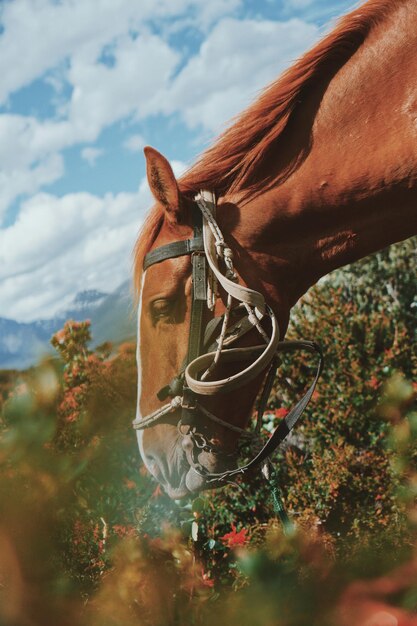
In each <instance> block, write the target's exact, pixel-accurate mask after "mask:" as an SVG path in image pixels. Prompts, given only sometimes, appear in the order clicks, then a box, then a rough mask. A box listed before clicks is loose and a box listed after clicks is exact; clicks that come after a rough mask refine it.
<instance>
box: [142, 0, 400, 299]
mask: <svg viewBox="0 0 417 626" xmlns="http://www.w3.org/2000/svg"><path fill="white" fill-rule="evenodd" d="M403 3H404V0H368V2H366V3H365V4H364V5H362V6H361V7H359V8H357V9H355V10H354V11H352V12H351V13H349V14H347V15H346V16H344V17H342V18H341V19H340V20H339V22H338V24H337V26H336V28H335V29H334V30H332V31H331V32H330V33H329V34H328V35H326V36H325V37H324V38H323V39H322V40H321V41H320V42H319V43H318V44H316V46H314V47H313V48H312V49H311V50H310V51H309V52H307V53H306V54H304V55H303V56H302V57H301V58H300V59H299V60H298V61H297V62H296V63H295V64H294V65H293V66H292V67H290V68H289V69H288V70H287V71H285V72H284V73H283V74H282V75H281V76H280V77H279V78H278V79H277V80H276V81H275V82H273V83H272V84H271V85H270V86H269V87H267V88H266V89H265V91H264V92H263V93H262V94H261V96H260V97H259V98H258V99H257V100H256V101H255V102H254V103H253V104H252V105H251V106H250V107H249V108H248V109H246V110H245V111H243V113H241V114H240V115H239V116H238V117H237V118H236V120H235V122H234V124H233V125H232V126H230V127H229V128H228V129H227V130H226V131H225V132H224V133H223V134H222V135H221V136H220V137H219V139H218V140H217V142H216V143H215V144H214V145H213V146H211V147H210V148H209V149H208V150H207V151H206V152H204V153H203V154H202V156H201V157H200V158H199V159H198V160H197V162H196V163H195V165H193V166H192V167H191V168H190V169H189V170H188V171H187V172H186V173H185V174H184V175H183V176H182V178H181V179H180V180H179V186H180V189H181V191H182V192H183V193H185V194H189V195H193V194H195V193H196V192H197V191H198V190H200V189H210V190H211V191H214V192H216V193H217V194H218V195H223V194H225V193H226V192H233V191H237V190H245V189H246V190H248V191H249V190H250V191H251V192H254V193H257V192H259V191H260V190H261V189H262V188H265V181H264V180H263V179H262V178H261V177H256V176H255V174H256V173H257V171H258V170H259V166H260V165H261V164H262V162H263V158H264V156H265V155H266V154H267V152H268V149H269V148H270V147H271V146H272V144H275V143H276V142H277V140H279V138H280V137H281V136H282V134H283V132H284V130H285V129H286V127H287V125H288V123H289V120H290V118H291V116H292V115H293V113H294V112H295V111H296V110H297V108H298V106H299V104H300V103H301V102H302V100H303V98H304V96H305V94H306V93H307V91H308V90H309V89H310V88H311V86H312V85H314V84H317V82H319V81H320V80H321V79H323V78H325V77H326V76H327V75H328V74H329V72H331V71H333V73H334V72H335V71H337V70H338V69H340V68H341V67H342V66H343V65H344V64H345V63H346V62H347V61H348V60H349V59H350V58H351V56H352V55H353V54H354V53H355V52H356V51H357V50H358V48H359V47H360V46H361V45H362V44H363V42H364V41H365V39H366V37H367V36H368V34H369V32H370V31H371V29H372V28H373V27H374V26H375V25H376V24H378V23H379V22H381V20H383V19H384V18H385V16H386V15H387V14H388V13H389V12H391V11H393V9H395V8H396V7H397V6H398V5H400V4H403ZM280 174H282V173H279V174H278V176H279V177H280V179H281V180H282V177H281V176H280ZM272 182H274V181H272ZM269 184H271V181H269ZM162 219H163V215H162V213H161V212H158V210H157V209H154V211H153V212H151V213H150V215H149V217H148V219H147V220H146V222H145V224H144V226H143V228H142V231H141V234H140V237H139V239H138V242H137V244H136V248H135V284H136V287H137V288H138V287H139V285H138V282H139V281H140V274H141V267H142V262H143V257H144V255H145V254H146V252H147V251H148V249H149V247H150V246H151V245H152V243H153V241H154V240H155V237H156V235H157V233H158V230H159V228H160V226H161V223H162Z"/></svg>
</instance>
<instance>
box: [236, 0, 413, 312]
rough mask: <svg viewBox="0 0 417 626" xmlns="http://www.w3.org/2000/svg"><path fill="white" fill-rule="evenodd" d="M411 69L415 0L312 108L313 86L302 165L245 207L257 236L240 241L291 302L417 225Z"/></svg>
mask: <svg viewBox="0 0 417 626" xmlns="http://www.w3.org/2000/svg"><path fill="white" fill-rule="evenodd" d="M416 76H417V5H416V3H415V0H412V1H411V2H407V1H404V5H403V6H402V8H401V9H400V10H398V11H397V12H396V13H395V14H393V15H392V16H391V17H389V18H387V20H386V22H385V23H381V24H380V25H379V26H378V27H377V28H375V30H374V31H373V32H372V33H371V35H370V36H369V37H368V39H367V40H366V42H365V43H364V44H363V46H362V47H361V48H360V49H359V50H358V52H357V53H356V54H355V55H354V56H353V57H352V58H351V59H350V61H349V62H348V63H347V64H346V65H345V66H344V67H343V68H342V69H341V70H340V71H339V72H338V74H337V75H336V76H335V78H334V79H333V80H332V81H331V82H330V84H329V85H328V87H327V88H326V90H325V91H324V94H320V95H323V97H322V99H321V102H320V105H319V107H318V109H317V106H316V105H315V104H314V103H317V93H316V94H312V95H311V102H310V103H309V102H308V101H307V102H306V103H305V104H304V105H303V107H302V110H300V114H299V115H298V118H297V120H296V122H297V123H298V124H300V125H301V124H303V119H304V118H303V112H304V111H306V112H307V115H306V117H307V118H308V115H309V112H310V113H311V110H312V108H314V107H315V106H316V109H317V113H316V114H315V116H314V123H313V127H312V132H311V148H310V151H309V153H308V156H307V157H306V158H305V160H304V161H303V163H302V164H301V166H300V167H298V169H297V170H296V171H295V172H294V173H293V174H292V175H291V176H290V177H289V178H288V180H287V181H286V182H285V183H284V184H282V185H280V186H279V187H277V188H276V189H272V190H271V191H269V192H267V193H265V194H262V195H261V196H259V197H258V198H257V199H255V200H254V201H253V202H250V203H248V204H247V205H246V207H245V206H244V207H243V208H242V216H244V217H245V219H243V220H242V226H241V230H242V239H243V240H245V234H244V230H245V227H244V225H245V224H246V225H247V227H246V230H247V231H248V232H252V233H253V235H252V239H253V241H250V237H251V236H250V235H248V233H246V239H247V241H246V242H244V246H245V247H247V246H251V245H252V246H253V247H255V248H256V249H258V250H262V251H263V252H264V253H265V254H264V256H263V257H259V259H260V261H261V263H262V258H263V259H264V262H266V259H267V258H268V257H272V258H275V259H276V260H277V271H278V273H277V280H278V281H281V282H282V280H283V279H286V281H287V282H286V284H287V285H288V284H291V286H292V287H291V288H292V292H291V294H290V295H289V296H288V299H289V304H290V306H291V305H292V304H293V303H294V301H296V300H297V299H298V298H299V297H300V296H301V295H302V294H303V293H304V292H305V291H306V289H307V288H308V287H309V286H310V285H311V284H313V283H315V282H316V281H317V280H318V279H319V278H320V277H321V276H323V275H325V274H327V273H328V272H330V271H332V270H333V269H336V268H337V267H341V266H342V265H345V264H346V263H351V262H354V261H356V260H358V259H360V258H362V257H364V256H366V255H368V254H371V253H372V252H374V251H376V250H379V249H381V248H383V247H385V246H387V245H390V244H392V243H395V242H396V241H401V240H403V239H406V238H407V237H410V236H412V235H414V234H415V233H416V232H417V87H416V85H415V77H416ZM318 91H319V92H320V87H318ZM309 107H310V109H309ZM279 148H280V149H281V151H282V146H280V147H279ZM289 149H290V150H291V146H289ZM280 158H281V157H279V151H277V161H278V159H280ZM245 211H246V212H245Z"/></svg>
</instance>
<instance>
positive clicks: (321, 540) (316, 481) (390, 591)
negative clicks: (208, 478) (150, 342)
mask: <svg viewBox="0 0 417 626" xmlns="http://www.w3.org/2000/svg"><path fill="white" fill-rule="evenodd" d="M410 245H411V244H410V243H407V244H406V245H405V247H403V248H401V249H398V251H397V252H395V251H394V252H393V251H392V249H391V252H390V253H389V254H390V255H392V256H391V258H390V259H388V260H389V263H388V262H387V260H386V253H384V254H385V257H384V255H382V256H380V259H382V261H381V264H379V262H378V263H376V261H375V259H372V260H371V261H370V265H369V266H363V272H364V275H365V276H366V277H367V280H368V282H366V280H365V279H364V278H362V279H361V281H362V285H361V288H362V291H361V294H362V295H361V298H358V299H357V300H355V304H353V303H352V293H351V291H352V287H351V285H350V283H349V282H348V281H347V279H345V276H347V273H346V275H345V274H343V273H341V274H338V275H337V276H336V278H337V280H336V281H332V282H329V283H328V284H325V285H322V286H321V287H320V288H317V290H315V291H314V292H312V295H311V296H309V297H308V299H306V300H305V302H304V303H303V304H302V305H301V307H300V308H299V309H298V313H297V315H296V318H295V320H294V323H293V326H292V330H291V333H292V334H293V336H298V337H307V336H311V335H312V334H315V335H317V336H319V337H320V341H321V343H323V344H324V347H325V352H326V356H327V368H326V370H325V374H324V377H323V380H322V382H321V384H320V387H319V389H318V392H317V394H316V397H315V403H314V405H313V406H312V407H311V409H310V411H309V414H308V416H307V417H306V419H305V421H304V422H303V424H302V425H301V427H299V428H297V432H296V434H295V436H294V437H293V438H292V439H291V440H290V442H289V443H288V444H287V445H286V447H285V448H284V450H283V451H282V452H281V453H279V455H278V456H277V459H276V461H277V465H278V471H279V474H280V478H281V486H282V488H283V491H284V494H285V499H286V503H287V507H288V509H289V511H290V514H291V515H292V516H293V518H294V519H295V521H296V523H297V530H296V531H295V532H294V533H293V534H291V535H290V536H288V537H285V536H284V535H283V534H282V531H281V529H280V527H279V525H278V523H277V521H276V520H275V519H274V516H273V509H272V505H271V503H270V500H269V493H268V488H267V486H266V484H265V482H264V481H263V480H262V479H261V477H260V476H258V475H254V476H253V477H251V479H250V482H249V484H247V485H242V486H241V487H240V488H236V487H235V486H233V485H230V486H227V487H226V488H225V489H222V490H219V491H217V492H214V493H206V494H202V495H200V496H199V497H198V498H196V499H195V500H194V501H193V502H182V503H173V502H171V501H169V500H168V498H167V497H166V496H165V495H164V494H163V493H161V491H160V489H159V488H158V487H156V488H155V483H153V482H152V481H151V480H150V478H149V477H148V476H147V475H146V472H143V469H140V470H139V471H138V464H139V459H138V453H137V447H136V441H135V438H134V435H133V433H132V432H131V429H130V422H131V419H132V417H133V415H134V407H135V400H136V388H135V387H136V372H135V360H134V352H135V350H134V346H132V345H129V344H125V345H122V346H120V347H119V348H118V349H117V350H116V351H114V350H113V349H112V347H111V346H110V345H108V344H106V345H104V346H102V347H101V348H99V349H97V350H94V351H93V350H92V349H91V348H89V340H90V327H89V324H88V323H86V322H85V323H75V322H68V323H67V324H66V325H65V327H64V329H62V331H60V332H59V333H57V335H56V336H55V338H54V339H53V343H54V345H55V346H56V348H57V350H58V352H59V354H60V357H61V359H60V361H48V362H45V363H44V364H42V365H41V366H39V367H38V368H35V369H33V370H31V371H29V372H26V373H23V374H16V384H15V387H14V391H13V393H12V394H11V395H10V394H9V391H8V390H9V389H10V376H9V375H7V376H6V375H5V376H4V377H3V379H2V381H4V382H2V387H1V389H2V390H3V389H4V392H3V393H2V396H3V398H2V413H1V424H0V427H1V431H0V467H1V476H0V502H1V506H0V624H1V626H3V625H4V626H24V625H26V624H28V625H31V626H33V625H35V626H38V625H39V626H49V624H51V626H52V625H54V626H55V625H56V624H59V626H66V624H68V625H69V624H71V626H113V625H114V626H142V625H144V626H159V625H161V626H162V625H163V626H171V625H172V626H174V625H179V626H188V624H189V625H190V626H191V625H196V624H201V625H202V626H218V623H219V622H222V623H223V622H224V623H228V624H229V625H230V626H246V624H247V625H248V626H249V625H250V626H256V625H258V624H259V625H262V626H267V625H268V626H272V625H273V626H287V625H291V626H292V625H293V626H296V625H297V626H302V625H304V624H305V625H306V626H314V625H315V624H317V625H320V626H327V625H328V626H333V625H334V626H336V625H337V626H345V625H346V626H347V625H349V626H351V625H353V626H365V625H366V626H377V624H379V625H381V624H382V623H384V622H383V621H381V620H383V619H385V623H386V624H391V623H392V624H394V623H397V624H399V626H406V625H408V626H411V625H414V624H416V623H417V620H416V618H415V617H414V616H413V612H415V610H416V607H417V601H416V589H417V583H416V572H417V558H416V554H415V546H416V532H417V511H416V504H415V502H416V495H417V486H416V485H417V468H416V453H415V450H416V437H417V417H416V414H415V411H414V409H413V407H414V404H413V402H414V401H415V389H414V388H413V386H412V384H411V383H409V382H407V380H412V379H413V376H414V375H415V370H416V363H417V359H416V355H415V351H413V348H412V343H413V342H412V340H410V337H411V336H412V333H413V332H414V330H413V328H414V327H413V323H412V320H411V317H410V311H412V304H413V302H414V300H413V298H414V296H413V288H412V285H411V282H410V281H408V280H407V279H406V278H404V277H403V276H402V274H401V272H400V271H399V268H402V269H401V271H407V269H404V268H407V263H408V258H410V250H411V248H410ZM387 254H388V253H387ZM384 259H385V260H384ZM375 264H376V265H375ZM381 268H382V269H381ZM371 270H372V271H371ZM389 272H391V274H389ZM382 278H383V280H384V281H385V282H384V284H388V283H389V284H390V285H391V291H390V293H391V294H392V293H394V295H395V300H394V299H393V297H392V295H390V294H388V296H387V294H385V296H384V294H381V293H380V291H381V290H380V289H379V288H378V284H381V281H382ZM387 281H388V283H387ZM353 295H355V294H353ZM355 297H356V296H355ZM387 297H388V304H387ZM384 298H385V300H384ZM397 303H399V304H397ZM389 307H391V309H390V310H389V311H388V313H389V314H388V313H387V310H388V309H389ZM335 320H337V322H336V321H335ZM399 372H402V374H400V373H399ZM308 375H309V371H308V368H307V364H306V363H304V362H303V361H302V360H301V361H298V362H295V361H284V363H283V369H282V375H281V378H280V380H279V381H278V385H277V387H276V389H275V393H274V396H273V398H272V401H271V405H270V406H269V409H268V412H267V415H266V417H265V421H264V430H263V432H264V435H265V436H266V437H267V436H268V434H269V433H270V430H271V428H272V427H273V426H274V425H275V424H276V423H277V422H278V420H280V419H282V417H284V416H285V414H286V411H287V410H288V407H289V405H290V403H291V402H292V401H293V399H294V397H296V396H297V394H299V392H300V391H301V390H302V387H303V385H304V384H305V381H306V380H307V377H308ZM0 393H1V391H0ZM6 395H8V396H9V397H8V399H7V400H5V401H4V398H5V397H6ZM381 616H382V617H381ZM384 616H385V617H384ZM387 616H388V617H387ZM378 620H379V621H378ZM387 620H391V622H390V621H387ZM393 620H397V621H396V622H395V621H393Z"/></svg>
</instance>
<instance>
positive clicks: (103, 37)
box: [0, 0, 240, 102]
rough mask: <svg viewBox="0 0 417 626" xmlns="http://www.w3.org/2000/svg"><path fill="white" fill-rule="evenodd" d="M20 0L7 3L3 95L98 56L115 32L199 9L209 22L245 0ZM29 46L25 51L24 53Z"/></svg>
mask: <svg viewBox="0 0 417 626" xmlns="http://www.w3.org/2000/svg"><path fill="white" fill-rule="evenodd" d="M207 4H208V5H209V6H206V5H205V4H203V5H202V3H201V0H157V1H155V0H140V2H138V1H136V2H132V0H60V2H56V1H54V0H19V1H18V2H7V3H3V5H2V10H1V23H2V26H3V28H4V31H3V33H2V35H1V37H0V75H1V77H2V80H1V82H0V101H2V102H4V101H5V100H6V99H7V98H8V96H9V95H10V94H11V93H13V92H14V91H16V90H17V89H19V88H21V87H23V86H25V85H28V84H29V83H31V82H32V81H33V80H34V79H35V78H38V77H39V76H41V75H42V74H44V73H45V72H46V71H47V70H48V69H51V68H54V67H56V66H57V65H58V64H59V63H60V62H62V60H64V59H65V58H68V57H71V56H72V55H74V54H77V55H79V56H83V57H84V58H93V57H96V56H97V55H98V54H99V53H100V51H101V49H102V48H103V46H104V45H105V44H108V43H109V42H112V41H113V40H114V39H115V38H117V37H119V36H121V35H124V34H126V33H128V32H129V31H134V30H139V29H141V28H142V27H143V25H144V24H145V23H146V22H147V21H148V20H153V21H155V20H158V19H159V20H167V19H168V18H171V19H177V20H178V19H180V18H184V16H185V15H186V14H187V13H188V12H189V11H190V10H194V14H195V19H194V25H196V26H200V27H206V26H207V24H209V23H211V22H212V21H214V20H216V19H218V18H219V17H220V16H222V15H225V14H230V12H231V11H233V10H234V9H235V8H236V6H238V5H239V4H240V0H213V1H212V2H210V3H207ZM22 51H24V53H22Z"/></svg>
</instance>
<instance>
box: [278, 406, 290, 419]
mask: <svg viewBox="0 0 417 626" xmlns="http://www.w3.org/2000/svg"><path fill="white" fill-rule="evenodd" d="M288 412H289V411H288V409H285V408H284V407H283V406H282V407H281V408H280V409H275V417H281V418H284V417H285V416H286V415H288Z"/></svg>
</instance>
